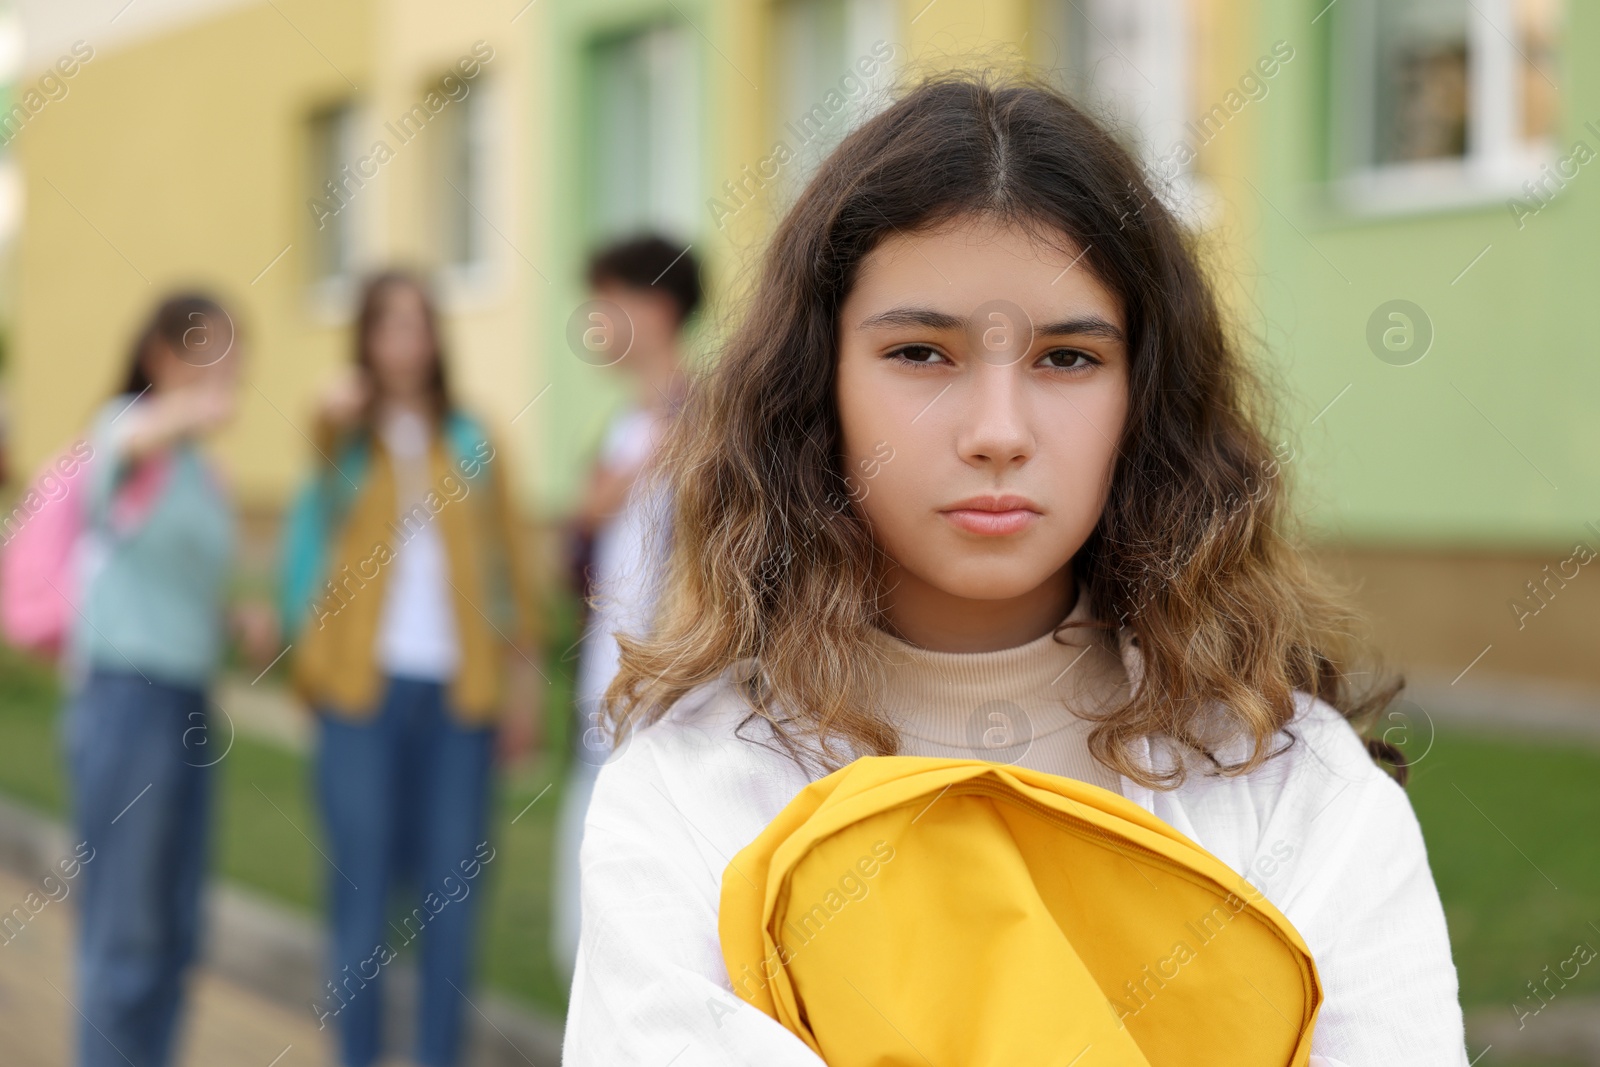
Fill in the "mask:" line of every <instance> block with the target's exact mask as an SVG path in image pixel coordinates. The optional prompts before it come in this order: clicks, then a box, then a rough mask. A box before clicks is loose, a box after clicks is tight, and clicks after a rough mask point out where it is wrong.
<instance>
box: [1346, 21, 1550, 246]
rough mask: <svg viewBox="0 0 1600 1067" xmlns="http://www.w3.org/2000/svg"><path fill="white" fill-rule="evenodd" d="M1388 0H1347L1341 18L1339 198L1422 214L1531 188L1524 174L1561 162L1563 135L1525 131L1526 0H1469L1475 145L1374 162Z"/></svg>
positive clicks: (1356, 208) (1366, 209)
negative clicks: (1521, 2)
mask: <svg viewBox="0 0 1600 1067" xmlns="http://www.w3.org/2000/svg"><path fill="white" fill-rule="evenodd" d="M1383 2H1385V0H1344V2H1343V3H1342V4H1341V5H1340V7H1342V8H1344V10H1342V11H1338V12H1337V14H1338V17H1337V19H1336V21H1335V25H1334V33H1333V46H1334V47H1333V50H1332V61H1333V74H1334V79H1333V93H1332V99H1333V101H1334V111H1333V114H1332V116H1331V121H1330V123H1329V131H1330V133H1331V134H1332V146H1331V149H1332V151H1331V158H1332V161H1333V165H1334V168H1335V176H1334V178H1333V182H1332V186H1333V192H1334V196H1335V200H1336V201H1337V203H1338V204H1339V206H1340V207H1342V208H1343V209H1344V210H1345V211H1347V212H1349V213H1352V214H1357V215H1393V214H1412V213H1420V212H1428V211H1442V210H1450V209H1453V208H1458V207H1470V206H1478V205H1484V204H1491V203H1498V202H1500V201H1503V200H1504V199H1505V198H1506V197H1508V196H1520V195H1523V189H1522V184H1523V182H1525V181H1527V180H1528V179H1530V178H1535V177H1537V176H1538V174H1539V170H1540V168H1541V167H1542V166H1544V165H1545V164H1547V163H1553V162H1554V161H1555V159H1556V156H1557V154H1558V150H1557V147H1556V141H1555V140H1554V138H1550V139H1546V140H1542V141H1529V140H1525V139H1524V138H1523V137H1522V136H1521V134H1520V130H1519V126H1520V123H1521V115H1522V83H1521V79H1520V77H1519V73H1520V72H1519V64H1520V62H1521V59H1522V57H1521V56H1520V55H1519V54H1518V49H1519V48H1521V47H1522V45H1520V44H1518V43H1517V41H1516V37H1517V33H1518V30H1517V26H1516V20H1515V13H1516V2H1517V0H1462V2H1463V3H1465V4H1466V8H1467V11H1466V15H1467V93H1468V115H1469V118H1468V122H1469V127H1468V133H1467V154H1466V155H1465V156H1463V157H1461V158H1452V159H1434V160H1423V161H1418V162H1411V163H1384V164H1375V163H1372V162H1370V159H1371V156H1372V151H1373V148H1372V146H1373V141H1374V130H1373V119H1374V110H1375V107H1376V105H1375V98H1376V93H1377V84H1376V70H1375V65H1376V62H1377V55H1376V50H1375V48H1374V41H1375V37H1376V34H1377V19H1376V7H1375V5H1376V4H1378V3H1383ZM1336 10H1337V9H1336Z"/></svg>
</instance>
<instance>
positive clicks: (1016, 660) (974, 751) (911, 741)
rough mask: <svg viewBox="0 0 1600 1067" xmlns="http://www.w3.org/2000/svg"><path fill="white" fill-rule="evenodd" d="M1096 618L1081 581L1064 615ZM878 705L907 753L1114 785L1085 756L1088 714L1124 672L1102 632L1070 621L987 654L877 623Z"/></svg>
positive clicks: (870, 632)
mask: <svg viewBox="0 0 1600 1067" xmlns="http://www.w3.org/2000/svg"><path fill="white" fill-rule="evenodd" d="M1092 618H1093V615H1092V609H1091V605H1090V603H1089V596H1088V591H1087V589H1085V588H1083V587H1082V586H1081V585H1080V586H1079V594H1078V599H1077V603H1075V604H1074V605H1073V608H1072V611H1071V612H1070V613H1069V614H1068V615H1067V617H1066V619H1065V620H1063V621H1064V622H1079V621H1088V620H1090V619H1092ZM867 642H868V644H869V645H871V646H872V647H874V648H875V649H877V650H879V652H880V653H881V655H880V674H879V677H880V680H881V683H882V684H881V687H880V692H879V708H880V710H881V711H882V712H883V713H884V714H886V715H887V716H888V717H889V718H890V719H891V721H893V722H894V724H895V726H896V728H897V729H898V730H899V732H900V740H901V746H900V751H901V752H902V753H903V754H905V755H908V756H944V757H953V758H962V759H987V760H993V761H995V762H996V763H1006V764H1017V765H1020V766H1024V767H1029V768H1031V769H1034V770H1039V771H1045V772H1047V773H1050V774H1060V775H1064V776H1066V777H1069V778H1077V779H1080V780H1082V781H1086V782H1090V783H1092V784H1094V785H1098V786H1101V787H1102V788H1105V789H1109V790H1111V791H1112V792H1119V779H1118V776H1117V774H1116V772H1114V771H1112V770H1111V769H1110V768H1108V767H1106V766H1104V765H1103V764H1101V763H1099V762H1098V761H1097V760H1095V759H1094V758H1093V757H1092V756H1090V754H1089V750H1088V745H1087V738H1088V735H1089V731H1090V730H1091V729H1092V728H1093V727H1094V723H1093V722H1092V721H1089V720H1086V719H1084V718H1082V717H1080V716H1079V715H1077V714H1075V712H1076V711H1086V712H1095V711H1099V710H1102V709H1104V708H1106V707H1108V706H1110V705H1111V704H1114V703H1115V702H1117V701H1118V700H1120V699H1122V698H1123V697H1124V696H1125V695H1126V692H1127V688H1126V687H1127V672H1126V670H1125V668H1124V664H1123V661H1122V659H1121V657H1120V656H1119V655H1118V652H1117V650H1116V645H1115V642H1114V640H1112V639H1109V637H1108V635H1107V634H1106V633H1105V631H1103V630H1100V629H1094V628H1085V627H1072V628H1068V629H1066V630H1061V631H1060V632H1059V638H1058V637H1057V636H1056V634H1055V633H1047V634H1045V635H1043V636H1041V637H1038V638H1035V639H1034V640H1032V641H1029V642H1028V643H1027V644H1024V645H1018V646H1016V647H1014V648H1005V649H1000V650H998V651H994V652H934V651H930V650H929V649H926V648H922V647H920V646H918V645H913V644H910V643H909V642H907V641H903V640H901V639H900V638H898V637H895V636H893V635H891V634H889V633H886V632H885V631H883V630H881V629H878V628H877V627H868V629H867Z"/></svg>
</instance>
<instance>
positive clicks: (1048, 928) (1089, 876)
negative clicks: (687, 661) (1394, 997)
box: [718, 756, 1322, 1067]
mask: <svg viewBox="0 0 1600 1067" xmlns="http://www.w3.org/2000/svg"><path fill="white" fill-rule="evenodd" d="M718 926H719V933H720V936H721V941H722V952H723V958H724V960H725V961H726V963H727V967H728V975H729V977H730V978H731V979H732V981H733V986H734V990H735V991H736V992H737V993H738V994H739V995H740V997H742V998H743V999H744V1000H746V1001H748V1002H749V1003H751V1004H753V1005H755V1006H756V1007H757V1008H759V1009H760V1010H762V1011H764V1012H766V1013H767V1014H768V1015H770V1016H771V1017H773V1018H774V1019H776V1020H777V1021H778V1022H780V1023H782V1024H783V1025H784V1026H785V1027H787V1028H788V1029H789V1030H790V1031H792V1032H793V1033H795V1034H796V1035H798V1036H799V1037H800V1038H801V1039H802V1040H804V1041H805V1043H806V1044H807V1045H809V1046H810V1047H811V1048H812V1049H813V1050H814V1051H815V1052H816V1053H817V1054H818V1055H819V1056H821V1057H822V1059H823V1060H825V1061H826V1062H827V1063H828V1064H829V1067H894V1065H902V1064H903V1065H906V1067H930V1065H932V1067H1020V1065H1033V1064H1041V1065H1042V1064H1050V1065H1053V1067H1073V1065H1076V1067H1179V1065H1181V1067H1213V1065H1214V1067H1268V1065H1270V1067H1305V1065H1306V1064H1307V1062H1308V1060H1309V1058H1310V1055H1311V1032H1312V1028H1313V1026H1314V1025H1315V1022H1316V1017H1317V1010H1318V1008H1319V1007H1320V1005H1321V1003H1322V989H1321V986H1320V984H1319V983H1318V980H1317V973H1316V968H1315V966H1314V965H1313V963H1312V959H1311V952H1310V950H1309V949H1308V948H1307V947H1306V945H1305V942H1304V941H1302V940H1301V938H1300V935H1299V934H1298V933H1297V932H1296V931H1295V929H1294V928H1293V927H1292V926H1290V925H1289V921H1288V920H1287V919H1285V918H1284V917H1283V915H1282V914H1281V913H1279V912H1278V910H1277V909H1276V908H1274V907H1273V906H1272V905H1271V904H1270V903H1269V902H1268V901H1267V900H1266V899H1265V898H1264V897H1262V895H1261V894H1260V892H1259V891H1258V890H1256V889H1255V888H1254V887H1253V886H1251V885H1250V884H1249V883H1248V882H1246V881H1245V880H1244V879H1243V878H1242V877H1241V876H1240V875H1239V874H1237V873H1236V872H1235V871H1233V870H1232V869H1231V868H1229V867H1228V866H1226V865H1225V864H1224V863H1223V862H1222V861H1221V860H1219V859H1217V858H1216V857H1215V856H1213V855H1211V854H1210V853H1209V852H1207V851H1205V850H1204V849H1202V848H1201V847H1200V846H1199V845H1197V844H1195V843H1194V842H1193V841H1190V840H1189V839H1188V838H1186V837H1184V836H1183V835H1182V834H1180V833H1179V832H1178V831H1177V830H1175V829H1173V828H1172V827H1171V826H1168V825H1167V824H1166V823H1165V822H1163V821H1162V820H1160V819H1158V818H1157V817H1156V816H1154V815H1151V814H1150V813H1149V812H1147V811H1145V810H1144V809H1143V808H1141V807H1139V806H1138V805H1137V804H1135V803H1133V802H1132V801H1129V800H1127V799H1125V798H1123V797H1121V796H1119V795H1117V794H1115V793H1112V792H1110V791H1108V790H1105V789H1101V788H1100V787H1098V786H1094V785H1090V784H1088V783H1085V782H1080V781H1077V780H1074V779H1071V778H1063V777H1060V776H1058V775H1053V774H1045V773H1043V772H1039V771H1032V770H1028V769H1026V768H1023V767H1014V766H1006V765H1002V764H996V763H990V762H987V761H983V760H964V759H931V758H923V757H914V756H876V757H865V758H862V759H858V760H856V761H855V762H853V763H851V764H850V765H849V766H847V767H845V768H843V769H841V770H839V771H836V772H834V773H833V774H830V775H828V776H827V777H825V778H822V779H820V780H818V781H816V782H813V783H812V784H811V785H809V786H808V787H806V788H805V789H804V790H802V791H801V792H800V794H799V795H798V796H796V797H795V798H794V800H792V801H790V803H789V804H788V806H787V807H785V808H784V810H783V811H782V812H780V813H779V814H778V816H777V818H775V819H773V820H772V822H771V823H770V824H769V825H768V826H767V828H766V829H765V830H763V831H762V832H761V834H760V835H759V836H758V837H757V838H756V839H755V840H754V841H752V842H751V843H750V844H749V845H748V846H747V847H746V848H744V849H743V850H742V851H740V852H739V854H738V855H737V856H735V857H734V858H733V860H732V862H730V863H729V864H728V867H727V869H726V870H725V871H724V872H723V876H722V900H721V907H720V912H719V915H718Z"/></svg>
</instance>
